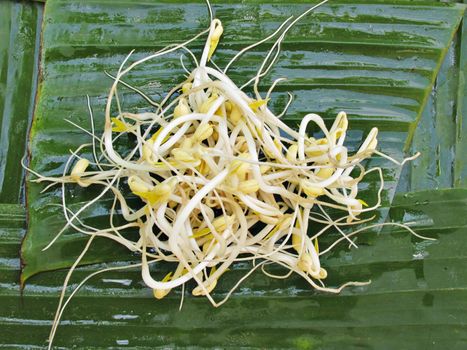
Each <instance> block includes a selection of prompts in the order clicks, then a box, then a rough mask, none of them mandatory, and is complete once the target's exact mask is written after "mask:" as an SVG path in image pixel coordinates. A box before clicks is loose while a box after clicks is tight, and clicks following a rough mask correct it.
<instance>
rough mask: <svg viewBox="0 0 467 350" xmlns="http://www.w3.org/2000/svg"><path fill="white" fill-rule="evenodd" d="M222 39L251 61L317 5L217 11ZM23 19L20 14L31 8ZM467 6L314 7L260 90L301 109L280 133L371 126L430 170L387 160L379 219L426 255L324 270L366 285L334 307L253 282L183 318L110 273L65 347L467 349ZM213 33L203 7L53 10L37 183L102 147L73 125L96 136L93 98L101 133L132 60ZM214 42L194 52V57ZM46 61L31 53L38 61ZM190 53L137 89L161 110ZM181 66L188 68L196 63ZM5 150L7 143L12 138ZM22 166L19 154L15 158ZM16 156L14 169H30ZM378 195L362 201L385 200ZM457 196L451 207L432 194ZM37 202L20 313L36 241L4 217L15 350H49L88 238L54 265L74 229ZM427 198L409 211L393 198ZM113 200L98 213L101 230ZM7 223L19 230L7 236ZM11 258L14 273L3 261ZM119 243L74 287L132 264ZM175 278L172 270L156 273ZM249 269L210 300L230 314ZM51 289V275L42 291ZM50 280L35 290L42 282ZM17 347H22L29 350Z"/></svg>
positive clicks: (355, 261)
mask: <svg viewBox="0 0 467 350" xmlns="http://www.w3.org/2000/svg"><path fill="white" fill-rule="evenodd" d="M213 5H214V9H215V11H216V16H217V17H218V18H220V19H221V20H222V21H223V24H224V28H225V34H224V37H223V40H222V42H221V44H220V45H219V48H218V51H217V52H216V54H215V56H214V62H215V63H216V64H218V65H219V66H221V67H222V66H224V65H225V64H226V63H227V62H228V60H229V59H230V58H231V57H233V55H234V54H235V53H236V52H237V51H238V50H239V49H240V48H242V47H244V46H246V45H248V44H249V43H252V42H254V41H257V40H259V39H260V38H262V37H264V36H266V35H267V34H269V33H271V31H273V30H274V29H275V28H276V27H277V26H278V25H279V24H280V23H281V21H283V20H284V19H286V18H287V17H288V16H290V15H292V14H295V15H296V14H299V13H301V12H303V11H304V10H305V9H306V8H308V7H309V6H310V4H309V2H306V1H290V2H287V3H284V2H281V1H248V2H242V3H236V2H232V1H224V2H215V3H214V4H213ZM24 6H26V5H24ZM463 12H464V7H463V6H462V5H458V4H442V3H433V2H423V1H411V2H404V1H394V2H387V1H384V2H383V1H363V2H361V1H359V2H356V1H338V2H332V3H331V4H327V5H325V6H323V7H321V8H319V9H318V10H317V11H316V12H315V13H313V14H311V15H310V16H308V17H307V18H305V19H304V20H303V21H302V22H300V23H298V24H297V26H296V27H295V28H294V29H293V30H292V31H291V32H290V33H289V35H288V37H287V39H286V42H285V43H284V45H283V52H282V54H281V56H280V59H279V61H278V62H277V64H276V67H275V68H274V70H273V71H272V73H271V74H270V75H269V76H268V77H266V78H265V79H264V81H263V82H262V85H261V89H262V91H266V90H267V89H268V87H269V85H270V84H271V83H272V82H273V81H274V79H276V78H279V77H287V78H288V80H287V81H286V82H285V83H284V84H282V85H279V86H278V88H277V90H276V93H275V94H273V99H272V104H271V105H272V108H274V109H275V110H277V111H279V110H281V108H283V106H284V105H285V101H286V97H287V94H286V92H287V91H290V92H292V93H293V94H294V97H295V101H294V104H293V105H292V106H291V108H290V109H289V112H288V114H287V116H286V117H285V120H286V121H287V122H288V123H290V124H291V125H296V124H297V123H298V122H299V121H300V118H301V117H302V116H303V115H304V114H306V113H308V112H317V113H320V114H321V115H323V116H324V117H325V118H326V120H328V121H331V120H332V118H334V116H335V115H336V113H337V112H338V111H340V110H346V111H347V112H348V114H349V116H350V118H349V119H350V127H351V129H352V132H351V133H350V139H351V145H352V146H353V147H355V146H357V145H358V144H359V143H360V142H361V140H362V138H363V137H364V135H365V133H366V132H367V131H368V130H369V129H370V128H371V127H372V126H377V127H378V128H379V129H380V131H381V132H380V140H381V142H380V148H381V149H382V150H384V151H385V152H386V153H388V154H389V155H391V156H392V157H395V158H398V159H401V158H403V157H404V155H405V154H406V152H409V153H410V152H413V151H415V150H420V151H422V152H423V153H424V154H423V155H422V157H421V158H419V159H418V160H416V161H415V162H413V163H412V165H411V166H410V168H406V169H405V170H404V171H401V169H400V168H399V167H397V166H394V165H392V164H388V163H387V162H385V161H383V160H382V159H380V158H374V159H371V160H370V162H369V163H370V164H369V166H381V167H382V168H383V170H384V177H385V181H386V187H385V191H384V198H383V199H384V201H383V208H382V209H381V210H380V211H379V212H378V217H377V220H378V221H379V222H384V221H397V222H411V225H413V227H414V228H415V229H416V230H417V232H419V233H421V234H424V235H427V236H431V237H435V238H437V239H438V240H437V241H435V242H434V243H433V242H431V241H421V240H419V239H416V238H414V237H412V236H410V235H409V234H407V233H406V232H402V231H398V230H395V229H387V230H382V231H381V232H378V231H374V232H367V233H365V234H363V235H361V236H359V238H358V240H357V243H358V245H359V249H357V250H354V249H352V250H349V249H348V248H347V247H345V246H343V247H340V248H339V249H337V250H336V251H334V252H333V253H332V254H330V255H328V256H327V257H326V259H325V261H324V265H325V266H326V267H327V268H328V270H329V279H328V280H327V284H329V285H331V286H336V285H339V284H341V283H343V282H346V281H348V280H358V281H365V280H371V281H372V283H371V284H370V285H368V286H365V287H359V288H352V289H348V290H345V291H344V292H343V293H342V294H340V295H327V294H321V293H316V292H314V291H311V290H309V288H308V287H307V286H306V285H305V283H304V282H303V281H301V280H300V278H296V277H291V278H289V279H287V280H271V279H269V278H267V277H265V276H264V275H262V274H261V273H257V274H254V275H253V276H252V277H251V279H250V280H249V281H247V282H246V283H245V284H244V285H243V287H242V288H241V289H240V290H238V291H237V292H236V293H235V294H234V295H233V297H232V298H231V299H230V301H229V302H228V303H227V304H225V305H224V306H223V307H221V308H220V309H213V308H212V307H211V306H210V304H209V303H208V302H207V301H206V300H203V299H196V298H192V297H189V296H187V297H186V300H185V303H184V306H183V308H182V310H181V311H180V312H179V311H178V306H179V303H180V297H181V291H180V290H177V291H174V292H173V293H172V294H171V295H169V296H168V297H166V299H164V300H163V301H155V300H154V299H153V298H152V294H151V291H150V290H148V289H147V288H145V287H144V285H143V284H142V283H141V277H140V274H139V273H138V271H136V270H135V271H128V272H119V273H117V272H115V273H108V274H105V275H102V276H99V277H97V278H94V279H92V280H91V281H89V283H88V284H87V285H86V286H85V287H84V288H83V290H82V291H81V292H80V293H79V294H78V296H77V297H76V299H74V301H73V302H72V303H71V304H70V307H69V309H68V310H67V312H66V313H65V316H64V321H63V323H62V326H61V328H60V329H59V333H58V337H57V340H56V344H57V346H59V347H63V348H68V347H73V346H74V347H79V348H123V347H127V348H128V347H129V348H157V347H161V348H173V347H195V348H206V347H212V348H219V347H221V348H224V347H225V348H299V349H314V348H325V349H333V348H336V349H337V348H339V349H341V348H350V349H352V348H362V347H363V348H365V347H366V348H388V349H390V348H396V347H401V346H402V344H403V346H402V347H406V348H427V347H434V348H436V347H442V348H444V347H448V346H449V347H452V348H464V347H465V345H466V342H467V339H465V338H466V337H465V334H466V333H465V331H466V329H465V322H466V320H465V314H466V313H465V311H466V310H465V309H466V306H467V305H466V303H465V300H466V298H465V297H466V296H467V295H466V290H465V287H466V282H465V281H467V279H466V278H465V277H466V276H464V275H465V272H464V271H463V266H464V265H465V253H464V252H465V248H464V243H463V240H462V237H463V235H465V233H466V232H467V230H466V226H467V222H466V221H465V217H464V216H463V215H462V209H464V211H465V208H466V204H467V203H466V194H467V193H466V190H465V189H462V188H461V187H462V186H464V187H465V184H466V180H465V164H466V163H465V161H464V160H465V155H464V154H463V152H462V149H463V147H464V149H465V136H464V135H463V133H462V129H461V123H460V122H459V118H462V116H464V118H465V113H462V112H464V109H465V106H464V105H463V103H462V102H463V99H464V97H465V85H464V84H465V78H464V71H465V70H464V69H463V66H465V50H466V45H465V43H464V42H463V40H462V39H463V38H465V35H462V32H460V31H458V28H459V24H460V23H461V19H462V16H463ZM207 24H208V19H207V11H206V7H205V5H204V4H203V3H202V2H196V1H190V2H180V1H176V0H172V1H164V2H156V1H144V2H143V1H123V0H118V1H115V0H114V1H103V0H91V1H76V0H74V1H63V0H56V1H50V0H48V1H47V3H46V5H45V15H44V19H43V32H42V41H41V44H42V51H41V53H40V58H41V64H40V71H41V79H40V84H39V90H38V94H37V96H38V98H37V101H36V105H35V113H34V120H33V124H32V128H31V132H30V140H29V141H30V142H29V151H30V154H31V157H30V166H31V167H32V168H33V169H34V170H37V171H39V172H41V173H44V174H49V175H58V174H60V173H61V172H62V171H63V164H64V162H65V160H66V158H67V157H68V156H69V154H70V153H69V150H70V149H74V148H76V147H77V146H78V145H80V144H81V143H83V142H88V141H89V140H90V139H89V137H88V136H87V135H85V134H84V133H83V132H82V131H80V130H78V129H76V128H74V127H73V126H72V125H71V124H69V123H67V122H66V121H65V119H69V120H71V121H73V122H75V123H77V124H79V125H81V126H83V127H86V128H89V115H88V110H87V105H86V95H89V96H90V101H91V106H92V109H93V111H94V116H95V120H96V129H98V130H99V129H101V128H102V120H103V106H104V104H105V102H106V92H107V90H108V88H109V86H110V84H111V82H112V81H111V80H110V79H108V78H107V76H106V75H105V72H104V71H108V72H109V73H115V71H116V70H117V69H118V66H119V65H120V63H121V62H122V61H123V59H124V58H125V56H126V55H127V54H128V53H129V52H130V51H131V50H133V49H136V51H135V53H134V54H133V56H132V59H133V60H136V59H137V58H141V57H143V56H145V55H148V54H150V53H151V52H154V51H156V50H158V49H160V48H162V47H163V46H165V45H167V44H171V43H173V42H180V41H184V40H186V39H187V38H189V37H191V36H193V35H194V33H197V32H198V31H200V30H201V29H203V28H205V27H206V26H207ZM202 45H203V42H202V41H197V42H195V44H194V45H193V51H194V52H195V53H199V52H200V50H201V48H202ZM268 47H269V46H268V45H262V46H260V47H259V48H258V49H257V50H255V51H254V52H252V53H250V54H247V55H245V57H244V58H242V60H241V61H240V62H239V64H238V65H237V66H236V67H235V69H234V70H232V72H231V77H232V79H233V80H234V81H236V82H238V83H239V84H240V83H241V82H244V81H245V79H247V77H249V76H251V75H252V74H254V72H255V71H256V69H257V67H258V66H259V64H260V62H261V59H262V58H263V57H264V53H265V50H267V49H268ZM36 53H37V51H36ZM180 54H181V52H178V53H177V54H174V55H173V56H169V57H167V58H165V59H164V60H160V61H154V62H152V61H151V62H149V63H148V64H147V65H146V66H144V67H142V68H140V69H138V70H137V71H135V72H134V73H133V74H131V75H130V76H129V78H128V82H131V84H133V85H135V86H136V87H138V88H140V89H143V90H144V91H145V92H146V93H147V94H149V96H151V97H152V98H154V99H156V100H157V99H160V98H161V96H164V93H166V92H167V91H168V90H169V89H170V88H171V87H172V86H174V85H175V84H177V83H178V82H180V81H182V80H183V74H184V71H183V69H182V68H181V66H180V63H179V56H180ZM185 63H186V64H188V65H189V64H190V63H189V60H188V59H187V58H186V59H185ZM120 98H121V101H122V104H124V105H125V107H126V108H128V109H130V110H134V111H141V110H145V109H147V108H148V106H147V104H146V103H145V102H144V101H143V100H142V99H141V98H140V97H139V96H138V95H137V94H134V93H133V92H132V91H130V90H125V89H124V88H122V89H121V90H120ZM2 140H3V137H2ZM21 155H22V153H21ZM18 157H19V156H18ZM375 180H376V179H375V178H373V179H371V178H369V179H368V182H367V183H365V184H364V188H363V193H364V195H365V199H366V200H367V201H372V200H374V199H375V196H376V188H377V186H376V185H375V184H374V181H375ZM438 187H459V188H458V189H451V190H437V191H433V190H426V189H430V188H438ZM42 189H43V186H42V185H36V184H32V183H28V185H27V201H28V206H27V214H28V228H27V235H26V237H25V239H24V242H23V245H22V247H21V253H22V258H23V260H22V263H23V266H22V269H21V284H24V283H25V282H26V284H25V285H24V289H23V291H22V293H23V297H22V298H21V299H20V298H18V294H19V285H20V283H19V282H18V274H19V272H20V270H19V266H18V265H19V260H18V256H17V249H18V247H19V244H20V239H21V237H22V235H23V234H24V215H25V213H24V210H22V209H21V207H20V206H10V205H8V206H7V205H5V206H4V207H2V208H1V209H2V212H5V213H6V214H5V219H4V221H2V218H1V217H0V226H1V228H0V232H1V235H0V251H1V252H2V260H0V261H1V262H2V264H1V265H0V269H1V270H2V273H1V277H0V305H1V306H2V311H1V312H0V324H1V325H2V335H3V337H2V341H1V342H0V343H1V344H4V347H6V348H34V347H39V348H40V347H42V346H43V345H44V342H45V339H46V337H47V334H48V330H49V327H50V325H51V320H52V319H53V312H54V309H55V306H56V302H57V295H58V293H59V291H60V288H61V284H62V282H63V279H64V276H65V272H64V271H63V270H61V271H52V272H44V271H49V270H55V269H60V268H64V267H68V266H70V264H71V263H72V262H73V261H74V259H75V258H76V256H77V254H79V252H80V251H81V249H82V248H83V245H84V242H85V240H86V238H85V237H82V236H80V235H79V234H76V233H74V232H72V231H68V232H66V233H65V235H64V236H63V237H62V238H61V239H59V240H58V241H57V243H56V245H55V246H53V247H52V248H50V249H48V250H47V251H44V252H43V251H42V249H43V248H44V246H45V245H47V244H48V242H49V241H50V240H51V239H52V238H53V237H54V236H55V234H56V233H57V231H58V230H59V229H60V228H61V227H62V225H63V224H64V220H63V217H62V212H61V209H60V208H59V207H57V206H56V205H55V204H58V203H60V191H59V189H56V190H53V191H49V192H47V193H40V191H41V190H42ZM412 190H425V191H420V192H414V193H407V194H405V195H402V194H401V195H397V196H396V199H395V200H394V201H393V197H394V195H395V194H396V193H397V192H407V191H412ZM92 195H94V193H89V191H86V190H83V189H78V188H70V189H68V190H67V192H66V196H67V197H68V198H69V199H70V203H71V208H78V207H79V206H80V205H82V203H83V202H84V201H85V200H89V198H91V196H92ZM108 207H109V201H108V200H106V199H104V200H103V201H101V202H100V203H99V204H98V205H97V206H96V207H94V208H93V209H92V210H90V211H89V212H87V213H86V216H87V220H89V221H90V222H92V223H99V222H101V223H105V221H106V213H107V211H108ZM10 222H16V224H15V225H16V226H15V225H10ZM3 257H5V258H3ZM134 259H137V257H134V256H129V255H128V253H127V252H126V251H124V250H123V249H121V248H119V247H118V246H115V245H113V244H112V243H110V242H107V241H100V242H97V244H96V246H95V249H94V250H92V251H91V252H90V254H89V255H88V256H87V257H86V259H85V260H84V264H91V263H93V264H94V265H87V266H83V267H81V268H80V269H79V270H78V271H77V272H76V274H75V277H74V278H73V281H72V286H71V287H73V286H76V283H78V282H79V281H80V280H81V279H83V278H84V277H85V276H87V275H88V274H89V273H91V272H94V271H96V270H98V269H100V268H102V267H107V266H114V265H118V264H122V263H125V262H126V261H128V260H134ZM168 268H169V267H167V266H163V265H162V266H160V267H158V269H160V271H161V272H166V271H167V269H168ZM247 269H249V266H248V265H241V264H240V265H238V266H235V268H234V269H233V270H232V271H231V272H229V273H228V274H226V275H225V278H224V279H223V281H222V283H220V285H219V286H218V288H217V289H216V293H215V295H214V297H215V298H221V297H222V296H223V295H225V293H226V292H227V290H228V289H229V287H230V286H232V284H233V283H235V281H236V280H238V278H239V277H240V276H241V275H242V274H244V273H245V271H246V270H247ZM39 272H42V273H40V274H38V273H39ZM37 274H38V275H37ZM19 334H20V336H19Z"/></svg>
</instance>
